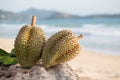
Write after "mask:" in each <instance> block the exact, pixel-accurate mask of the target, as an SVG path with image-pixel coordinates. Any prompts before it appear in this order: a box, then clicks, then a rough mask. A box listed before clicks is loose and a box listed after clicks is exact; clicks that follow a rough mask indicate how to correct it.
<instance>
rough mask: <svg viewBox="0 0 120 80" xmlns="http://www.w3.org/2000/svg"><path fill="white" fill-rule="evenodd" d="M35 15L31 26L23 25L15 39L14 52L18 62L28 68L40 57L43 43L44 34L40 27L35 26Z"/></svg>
mask: <svg viewBox="0 0 120 80" xmlns="http://www.w3.org/2000/svg"><path fill="white" fill-rule="evenodd" d="M35 22H36V17H35V16H33V17H32V23H31V26H29V25H25V26H23V27H22V28H21V29H20V31H19V33H18V35H17V38H16V40H15V45H14V47H15V52H16V57H17V59H18V62H19V64H20V65H21V66H22V67H25V68H29V67H31V66H33V65H35V64H36V62H37V61H38V60H39V59H40V58H41V55H42V49H43V46H44V44H45V35H44V32H43V31H42V29H41V28H39V27H35Z"/></svg>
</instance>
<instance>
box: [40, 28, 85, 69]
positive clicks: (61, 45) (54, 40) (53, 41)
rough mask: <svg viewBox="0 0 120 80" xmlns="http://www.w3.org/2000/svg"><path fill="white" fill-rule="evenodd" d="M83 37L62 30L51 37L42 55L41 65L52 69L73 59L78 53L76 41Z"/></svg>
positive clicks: (78, 46) (78, 47)
mask: <svg viewBox="0 0 120 80" xmlns="http://www.w3.org/2000/svg"><path fill="white" fill-rule="evenodd" d="M82 37H83V36H82V35H80V36H78V37H77V36H75V35H74V34H73V33H72V32H71V31H70V30H62V31H59V32H57V33H56V34H54V35H53V36H51V37H50V38H49V39H48V41H47V42H46V44H45V46H44V49H43V53H42V64H43V65H44V66H45V67H46V68H49V67H52V66H55V65H58V64H61V63H64V62H67V61H69V60H71V59H73V58H74V57H75V56H77V55H78V54H79V53H80V50H81V48H80V44H79V43H78V40H79V39H81V38H82Z"/></svg>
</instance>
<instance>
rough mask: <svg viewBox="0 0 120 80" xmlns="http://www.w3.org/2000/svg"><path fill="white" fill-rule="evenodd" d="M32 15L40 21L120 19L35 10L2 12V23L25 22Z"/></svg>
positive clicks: (0, 16) (118, 15)
mask: <svg viewBox="0 0 120 80" xmlns="http://www.w3.org/2000/svg"><path fill="white" fill-rule="evenodd" d="M32 15H36V16H37V19H38V20H41V19H42V20H51V19H86V18H120V14H96V15H89V16H79V15H72V14H67V13H62V12H57V11H53V10H39V9H35V8H31V9H28V10H26V11H21V12H19V13H14V12H10V11H4V10H0V21H9V20H13V21H14V20H17V21H24V20H29V19H31V16H32Z"/></svg>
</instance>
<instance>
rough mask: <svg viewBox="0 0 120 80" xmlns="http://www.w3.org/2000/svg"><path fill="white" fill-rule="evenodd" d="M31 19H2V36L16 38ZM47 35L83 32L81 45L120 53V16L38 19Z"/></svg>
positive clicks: (0, 34) (102, 51)
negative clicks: (60, 32) (65, 31)
mask: <svg viewBox="0 0 120 80" xmlns="http://www.w3.org/2000/svg"><path fill="white" fill-rule="evenodd" d="M30 23H31V21H0V38H13V39H15V38H16V36H17V34H18V32H19V30H20V28H21V27H22V26H24V25H26V24H27V25H30ZM36 25H37V26H38V27H41V28H42V29H43V30H44V32H45V34H46V35H47V37H50V36H52V35H53V34H54V33H56V32H58V31H60V30H64V29H65V30H71V31H72V32H73V33H74V34H75V35H77V36H79V35H80V34H83V39H81V40H79V43H80V44H81V47H82V48H84V49H88V50H93V51H99V52H101V53H105V54H110V55H120V18H93V19H89V18H88V19H70V20H63V19H59V20H58V19H54V20H37V23H36Z"/></svg>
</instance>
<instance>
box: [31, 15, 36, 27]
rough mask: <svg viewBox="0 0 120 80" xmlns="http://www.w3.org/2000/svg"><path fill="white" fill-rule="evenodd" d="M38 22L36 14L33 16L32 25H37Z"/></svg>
mask: <svg viewBox="0 0 120 80" xmlns="http://www.w3.org/2000/svg"><path fill="white" fill-rule="evenodd" d="M35 24H36V16H32V22H31V26H33V27H34V26H35Z"/></svg>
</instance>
